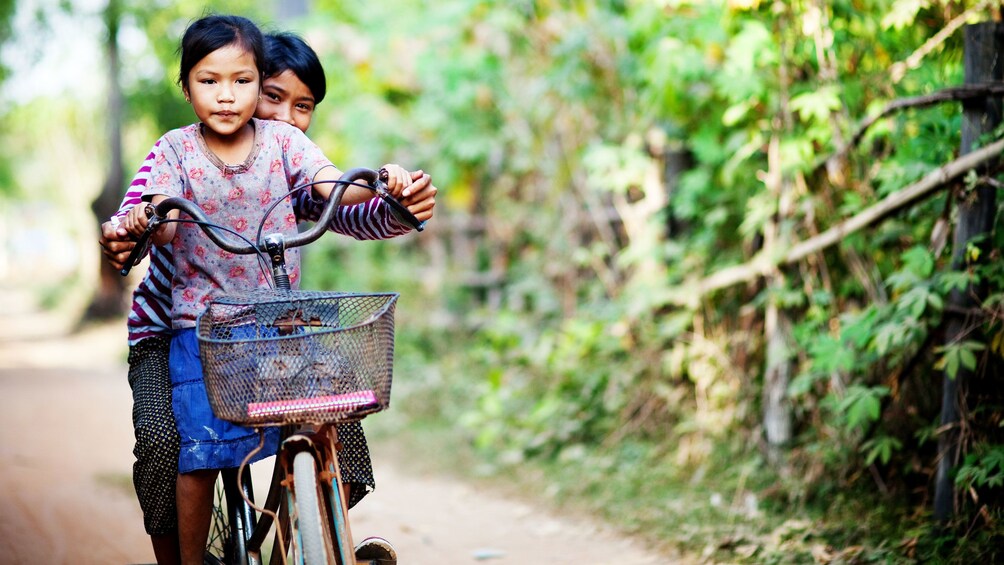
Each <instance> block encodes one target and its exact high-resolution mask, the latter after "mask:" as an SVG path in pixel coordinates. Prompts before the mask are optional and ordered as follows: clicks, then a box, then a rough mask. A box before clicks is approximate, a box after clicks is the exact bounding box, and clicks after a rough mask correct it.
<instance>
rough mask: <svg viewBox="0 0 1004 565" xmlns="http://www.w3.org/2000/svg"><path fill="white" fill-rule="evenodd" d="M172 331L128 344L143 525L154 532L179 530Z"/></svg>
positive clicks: (135, 471) (136, 483)
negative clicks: (170, 367) (170, 360)
mask: <svg viewBox="0 0 1004 565" xmlns="http://www.w3.org/2000/svg"><path fill="white" fill-rule="evenodd" d="M170 344H171V339H170V338H169V337H149V338H146V339H143V340H141V341H140V342H139V343H137V344H136V345H133V346H131V347H130V348H129V386H130V387H131V388H132V401H133V405H132V423H133V429H134V432H135V435H136V445H135V446H134V447H133V455H135V456H136V463H134V464H133V468H132V471H133V473H132V480H133V485H134V486H135V487H136V497H137V498H138V499H139V506H140V508H141V509H142V510H143V525H144V526H145V527H146V533H148V534H150V535H163V534H168V533H170V532H173V531H175V530H177V528H178V512H177V508H176V506H175V500H174V490H175V483H176V481H177V478H178V445H179V443H178V430H177V429H176V428H175V425H174V412H173V411H172V410H171V377H170V375H169V374H168V370H167V358H168V352H169V350H170Z"/></svg>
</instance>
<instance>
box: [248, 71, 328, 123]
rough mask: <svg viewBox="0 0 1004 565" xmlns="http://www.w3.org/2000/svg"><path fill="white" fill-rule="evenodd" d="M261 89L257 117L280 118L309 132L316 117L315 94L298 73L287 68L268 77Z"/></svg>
mask: <svg viewBox="0 0 1004 565" xmlns="http://www.w3.org/2000/svg"><path fill="white" fill-rule="evenodd" d="M261 90H262V96H261V101H259V102H258V110H257V111H256V112H255V114H254V115H255V117H256V118H258V119H262V120H279V121H281V122H286V123H287V124H289V125H292V126H296V127H297V128H299V129H300V131H302V132H304V133H306V132H307V128H308V127H310V120H311V119H312V118H313V117H314V105H315V102H314V95H313V93H312V92H311V91H310V89H309V88H307V85H305V84H303V81H301V80H300V78H299V77H297V76H296V73H294V72H293V71H291V70H288V69H287V70H285V71H282V72H281V73H279V74H277V75H275V76H271V77H268V78H266V79H265V81H264V82H262V89H261Z"/></svg>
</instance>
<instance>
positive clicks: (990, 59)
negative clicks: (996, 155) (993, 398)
mask: <svg viewBox="0 0 1004 565" xmlns="http://www.w3.org/2000/svg"><path fill="white" fill-rule="evenodd" d="M1002 53H1004V24H1002V23H999V22H984V23H980V24H974V25H970V26H967V27H966V30H965V73H966V76H965V82H966V84H982V83H987V82H992V81H1000V80H1002V78H1004V61H1002V60H1001V54H1002ZM1000 122H1001V99H1000V98H999V97H992V96H987V97H984V98H977V99H973V100H969V101H966V102H964V103H963V106H962V147H961V153H963V154H965V153H969V152H971V151H973V150H974V149H975V148H976V147H977V145H976V144H977V142H978V141H980V137H981V136H982V135H984V134H986V133H989V132H991V131H993V130H994V128H996V127H997V125H998V124H1000ZM988 166H990V167H992V166H993V164H992V163H991V164H990V165H988ZM996 190H997V189H996V188H994V187H993V186H989V185H986V184H982V185H979V186H976V187H975V188H974V189H972V191H971V192H968V193H967V194H966V195H965V196H964V197H963V198H961V199H960V200H959V209H958V212H959V215H958V222H957V224H956V226H955V235H954V243H953V247H952V269H953V270H963V269H966V268H967V265H968V264H970V263H971V261H969V260H968V259H967V250H968V248H969V246H970V245H971V243H973V242H974V240H975V244H976V245H979V246H980V247H981V249H982V251H983V252H982V253H981V256H982V257H986V256H987V251H988V249H987V246H988V242H987V240H986V239H982V240H980V239H978V238H981V237H982V236H985V235H988V234H990V231H991V230H992V229H993V221H994V213H995V211H996V194H995V192H996ZM984 290H985V289H981V288H979V287H977V288H973V287H969V288H966V289H964V290H961V291H960V290H958V289H956V290H953V291H952V294H951V296H950V297H949V301H948V305H947V306H946V308H945V312H946V314H945V315H946V317H947V325H946V334H945V345H947V346H951V345H952V344H957V343H959V342H961V341H965V340H969V339H973V338H974V337H976V338H978V336H974V335H972V332H974V331H978V328H979V327H980V324H979V322H978V321H975V322H974V321H973V320H971V319H967V318H968V317H967V316H966V315H965V314H963V312H968V311H970V309H971V308H973V307H974V306H976V297H979V296H982V295H984V294H985V291H984ZM973 375H974V372H973V371H972V370H969V369H967V368H966V367H963V366H959V367H958V371H957V372H956V374H955V375H954V376H953V375H949V374H948V373H947V371H946V373H945V374H944V375H943V376H942V399H941V426H940V429H941V433H940V435H939V436H938V460H937V473H936V476H935V485H934V486H935V488H934V518H935V520H936V521H938V522H939V523H946V522H948V521H949V520H950V519H951V518H952V516H953V515H954V513H955V489H954V485H953V478H952V476H951V471H952V469H953V467H955V466H956V465H957V464H958V462H959V460H960V457H961V453H960V439H961V437H960V436H961V434H960V424H959V417H960V416H959V415H960V408H962V407H963V404H964V403H965V398H966V388H967V385H968V382H969V380H970V379H971V378H972V377H973Z"/></svg>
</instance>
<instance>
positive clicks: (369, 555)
mask: <svg viewBox="0 0 1004 565" xmlns="http://www.w3.org/2000/svg"><path fill="white" fill-rule="evenodd" d="M355 553H356V561H357V562H358V563H359V565H397V552H396V551H394V546H392V545H391V544H390V542H389V541H387V540H385V539H383V538H379V537H369V538H366V539H364V540H363V541H361V542H359V545H357V546H356V550H355Z"/></svg>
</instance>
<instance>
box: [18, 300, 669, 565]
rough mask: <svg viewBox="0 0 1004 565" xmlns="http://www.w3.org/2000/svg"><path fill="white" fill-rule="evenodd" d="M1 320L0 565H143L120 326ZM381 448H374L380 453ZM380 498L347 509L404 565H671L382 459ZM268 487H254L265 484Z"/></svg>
mask: <svg viewBox="0 0 1004 565" xmlns="http://www.w3.org/2000/svg"><path fill="white" fill-rule="evenodd" d="M13 323H15V322H14V320H13V318H12V317H11V316H9V315H5V313H4V312H0V454H2V457H0V508H2V509H3V512H2V513H0V564H7V563H11V564H14V563H18V564H20V563H46V564H63V563H66V564H70V563H73V564H90V563H94V564H125V563H149V562H152V561H153V552H152V551H151V550H150V549H149V544H148V542H147V538H146V537H145V534H144V532H143V528H142V519H141V516H140V511H139V506H138V504H137V503H136V500H135V496H134V494H133V491H132V483H131V474H130V473H131V465H132V453H131V449H132V427H131V419H130V410H131V397H130V393H129V389H128V385H127V384H126V378H125V375H126V369H125V365H124V359H125V347H124V344H125V332H124V327H123V326H122V324H114V325H108V326H103V327H97V328H91V329H89V330H87V331H84V332H82V333H79V334H76V335H73V336H69V337H47V334H48V332H46V331H45V328H46V327H50V326H52V324H48V323H47V322H46V321H45V320H40V319H37V318H35V319H33V321H32V322H31V323H32V326H31V327H32V328H34V329H32V330H31V331H28V329H26V328H27V326H25V325H23V324H25V323H26V322H25V319H24V318H19V320H18V321H17V322H16V323H18V324H22V326H20V327H19V328H18V331H19V333H21V334H25V333H26V332H27V333H28V334H30V335H33V336H34V337H32V338H31V339H29V340H20V341H17V340H13V339H12V338H11V334H12V333H13V332H12V328H11V324H13ZM376 451H377V452H379V446H377V449H376ZM375 459H376V460H375V462H374V464H375V472H376V477H377V481H378V484H379V488H378V489H377V491H376V492H375V493H373V494H372V495H370V496H369V497H368V498H367V499H366V500H365V501H364V502H363V503H361V504H360V505H359V507H357V508H356V509H354V510H353V511H352V516H351V517H352V520H353V529H354V534H355V537H356V538H357V539H362V537H364V536H366V535H382V536H384V537H386V538H388V539H390V540H392V541H393V542H394V544H395V546H396V547H397V549H398V552H399V555H400V556H401V560H400V561H401V563H402V564H405V565H408V564H417V565H424V564H454V563H457V564H462V563H489V564H494V563H498V564H500V565H501V564H508V563H513V564H515V563H519V564H533V563H548V564H553V563H568V564H615V563H616V564H626V565H631V564H634V565H642V564H654V563H660V564H661V563H673V562H676V561H675V560H673V559H671V558H669V557H667V556H664V555H657V554H655V553H651V552H649V551H646V550H645V549H644V548H643V547H642V546H640V545H638V544H637V543H636V542H633V541H632V540H630V539H626V538H623V537H618V536H616V535H615V534H613V533H612V532H610V531H609V530H608V529H606V528H603V527H601V526H599V525H597V524H596V523H593V522H589V521H585V520H573V519H570V518H559V517H556V516H552V515H549V514H547V513H544V512H542V511H540V510H539V509H536V508H533V507H531V506H528V505H526V504H524V503H520V502H513V501H510V500H506V499H504V498H502V497H500V496H497V495H493V494H492V493H489V492H484V491H482V490H476V489H474V488H472V487H470V486H468V485H464V484H457V483H454V482H450V481H446V480H444V479H442V478H438V477H430V476H415V475H412V474H409V473H408V472H407V469H402V468H397V467H393V466H391V465H389V464H388V463H387V462H384V461H381V460H380V458H379V457H376V458H375ZM261 482H262V481H259V484H261Z"/></svg>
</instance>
